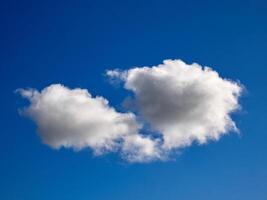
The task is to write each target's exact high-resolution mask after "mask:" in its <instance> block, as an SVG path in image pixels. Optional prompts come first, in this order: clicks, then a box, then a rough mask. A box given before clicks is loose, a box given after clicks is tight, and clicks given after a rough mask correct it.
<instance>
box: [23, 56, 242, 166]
mask: <svg viewBox="0 0 267 200" xmlns="http://www.w3.org/2000/svg"><path fill="white" fill-rule="evenodd" d="M106 74H107V76H109V77H110V79H111V80H112V81H115V82H116V81H120V82H123V84H124V88H125V89H127V90H129V91H131V92H132V93H133V94H134V97H133V99H132V100H130V103H128V108H129V107H131V106H134V107H135V109H134V110H135V113H133V112H126V113H122V112H118V111H116V110H115V109H114V108H113V107H111V106H110V105H109V102H108V100H106V99H105V98H103V97H101V96H96V97H93V96H92V95H91V94H90V93H89V92H88V91H87V90H86V89H80V88H76V89H70V88H67V87H65V86H63V85H60V84H54V85H50V86H48V87H46V88H44V89H43V90H42V91H38V90H36V89H19V90H18V92H19V93H20V94H21V95H22V96H23V97H25V98H27V99H28V100H29V102H30V105H29V106H28V107H25V108H24V109H23V110H22V112H23V113H24V114H26V115H27V116H29V117H30V118H32V119H33V120H34V121H35V122H36V124H37V127H38V133H39V135H40V137H41V139H42V141H43V142H44V143H45V144H47V145H49V146H50V147H52V148H55V149H58V148H61V147H65V148H73V149H75V150H81V149H84V148H90V149H92V150H93V152H94V154H95V155H101V154H104V153H107V152H117V153H119V154H120V155H121V156H122V158H123V159H126V160H128V161H129V162H149V161H153V160H165V159H167V158H168V155H169V154H170V153H171V152H173V151H175V150H177V149H181V148H183V147H187V146H190V145H192V143H194V142H196V143H198V144H205V143H207V142H208V141H211V140H218V139H219V138H220V137H221V136H222V135H224V134H227V133H229V132H231V131H238V129H237V127H236V125H235V122H234V121H233V120H232V119H231V114H232V113H233V112H234V111H236V110H237V109H239V108H240V105H239V103H238V98H239V96H240V95H241V93H242V87H241V86H240V84H238V83H237V82H234V81H231V80H228V79H224V78H221V77H220V76H219V74H218V73H217V72H216V71H214V70H212V69H211V68H208V67H202V66H200V65H198V64H195V63H194V64H191V65H188V64H186V63H184V62H183V61H181V60H165V61H164V62H163V64H160V65H158V66H152V67H147V66H145V67H134V68H131V69H129V70H119V69H116V70H108V71H107V72H106ZM129 109H131V108H129ZM137 118H138V120H137ZM144 124H145V125H146V126H144ZM147 124H148V125H149V129H147V128H144V127H147Z"/></svg>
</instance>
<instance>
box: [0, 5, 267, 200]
mask: <svg viewBox="0 0 267 200" xmlns="http://www.w3.org/2000/svg"><path fill="white" fill-rule="evenodd" d="M266 9H267V4H266V2H265V1H223V2H220V3H219V2H214V1H202V2H200V1H56V2H55V1H49V0H48V1H23V2H22V1H13V0H10V1H6V2H1V6H0V20H1V21H0V24H1V32H0V42H1V44H0V55H1V56H0V82H1V84H0V88H1V104H0V106H1V114H0V120H1V122H2V123H1V131H0V133H1V140H0V143H1V144H0V156H1V161H0V177H1V179H0V199H7V200H13V199H14V200H17V199H21V200H23V199H25V200H31V199H39V200H45V199H49V200H52V199H64V200H65V199H66V200H68V199H79V200H85V199H99V200H101V199H116V200H120V199H126V198H127V199H140V200H143V199H145V200H149V199H153V200H157V199H170V200H172V199H179V200H183V199H186V200H190V199H207V200H208V199H212V200H214V199H216V200H224V199H228V200H236V199H242V200H246V199H248V200H250V199H255V200H264V199H266V198H267V190H266V182H267V171H266V168H267V156H266V155H267V148H266V144H265V141H266V139H267V134H266V130H265V126H266V119H267V114H266V100H267V94H266V85H267V81H266V80H267V79H266V72H267V68H266V66H267V60H266V59H265V54H266V50H267V26H266V20H267V13H266ZM178 58H180V59H182V60H184V61H185V62H187V63H192V62H197V63H199V64H201V65H207V66H210V67H212V68H213V69H214V70H216V71H217V72H219V74H220V75H221V76H222V77H227V78H230V79H232V80H239V81H240V82H241V83H242V84H243V85H245V87H246V92H245V93H244V94H243V96H242V97H241V99H240V103H241V105H242V107H243V109H242V110H241V111H239V112H237V113H236V114H234V115H233V119H234V120H235V122H236V124H237V126H238V128H239V129H240V135H237V134H229V135H227V136H224V137H222V138H221V139H220V140H219V141H218V142H210V143H209V144H207V145H203V146H199V145H193V146H191V147H189V148H186V149H184V150H182V153H181V155H179V156H177V157H176V160H174V161H169V162H152V163H147V164H129V163H125V162H123V161H121V160H120V158H118V157H117V156H116V155H114V154H108V155H106V156H101V157H94V156H92V153H91V152H90V151H89V150H83V151H81V152H73V151H72V150H69V149H61V150H59V151H55V150H53V149H51V148H49V147H48V146H46V145H44V144H42V142H41V140H40V138H39V136H38V135H37V134H36V125H35V124H34V123H33V122H32V121H31V120H29V119H28V118H24V117H21V116H20V115H19V114H18V108H21V107H23V106H25V104H27V101H26V100H24V99H22V98H21V97H20V96H19V95H18V94H15V93H14V91H15V90H16V89H17V88H25V87H33V88H37V89H39V90H40V89H43V88H44V87H47V86H48V85H50V84H53V83H61V84H64V85H66V86H68V87H70V88H75V87H79V88H87V89H88V90H89V91H90V93H91V94H93V95H101V96H104V97H105V98H107V99H108V100H109V101H110V104H111V105H112V106H113V107H116V108H119V107H120V106H121V102H122V101H123V99H124V98H125V95H126V94H127V91H125V90H123V89H120V88H116V87H115V88H114V87H113V86H111V85H110V84H109V83H108V81H107V80H106V77H105V76H104V73H105V70H107V69H114V68H120V69H129V68H130V67H132V66H152V65H158V64H160V63H162V61H163V60H164V59H178Z"/></svg>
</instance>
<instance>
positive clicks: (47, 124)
mask: <svg viewBox="0 0 267 200" xmlns="http://www.w3.org/2000/svg"><path fill="white" fill-rule="evenodd" d="M18 91H19V93H20V94H21V95H22V96H23V97H25V98H27V99H28V100H29V101H30V106H29V107H27V108H24V109H23V110H22V111H23V113H24V114H26V115H27V116H29V117H31V118H32V119H33V120H34V121H35V122H36V124H37V126H38V133H39V134H40V136H41V138H42V140H43V142H44V143H45V144H47V145H49V146H50V147H52V148H55V149H58V148H60V147H65V148H73V149H75V150H80V149H83V148H87V147H89V148H91V149H92V150H93V151H94V153H95V154H96V155H100V154H103V153H106V152H114V151H118V152H120V153H121V154H122V155H123V157H124V158H125V159H127V160H129V161H133V162H134V161H141V160H142V161H148V160H153V159H155V158H159V155H157V150H156V149H155V148H156V141H154V140H151V139H150V138H149V137H145V136H143V135H140V134H139V133H138V131H139V129H140V128H141V125H140V124H138V123H137V122H136V117H135V115H134V114H133V113H120V112H117V111H116V110H115V109H114V108H112V107H110V106H109V104H108V101H107V100H106V99H104V98H103V97H99V96H97V97H95V98H94V97H92V95H91V94H90V93H89V92H88V91H87V90H85V89H79V88H76V89H69V88H67V87H64V86H62V85H59V84H55V85H51V86H49V87H47V88H45V89H43V90H42V91H41V92H38V91H37V90H35V89H19V90H18Z"/></svg>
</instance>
